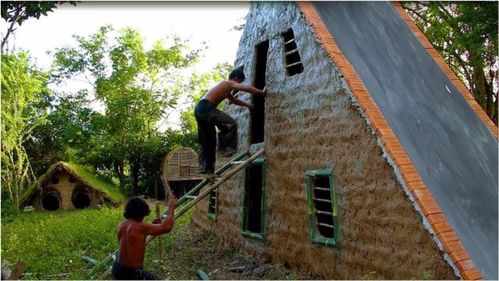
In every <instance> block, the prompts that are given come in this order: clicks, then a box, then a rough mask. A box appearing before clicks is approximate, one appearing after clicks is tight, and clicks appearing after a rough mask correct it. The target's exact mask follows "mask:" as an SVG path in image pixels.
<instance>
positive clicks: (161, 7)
mask: <svg viewBox="0 0 499 281" xmlns="http://www.w3.org/2000/svg"><path fill="white" fill-rule="evenodd" d="M248 10H249V3H248V2H80V3H78V4H77V5H76V6H72V5H69V4H64V5H62V6H59V7H58V8H57V9H54V11H53V12H50V13H48V15H47V16H41V17H40V19H38V20H37V19H29V20H27V21H26V22H24V23H23V24H22V25H21V26H20V27H18V28H17V30H16V31H15V33H14V36H13V37H12V38H11V39H10V40H9V41H10V43H9V49H12V48H15V49H23V50H26V51H29V53H30V55H31V57H32V58H33V59H34V62H35V63H36V65H37V66H38V67H41V68H44V69H48V68H49V67H50V65H51V62H52V57H51V56H50V55H48V54H47V51H54V50H55V49H56V48H61V47H64V46H67V45H74V43H75V40H74V39H73V38H72V35H80V36H86V35H90V34H93V33H95V32H97V30H98V28H99V27H101V26H104V25H107V24H111V25H112V26H113V27H114V28H116V29H122V28H124V27H132V28H134V29H137V30H139V31H140V33H141V34H142V35H143V37H144V39H145V40H144V44H145V47H146V48H148V47H150V46H151V45H152V44H153V43H154V42H155V41H157V40H158V39H162V38H166V37H167V36H169V35H173V34H176V35H178V36H180V37H181V38H182V39H187V40H189V43H188V45H189V46H190V47H192V48H196V47H200V46H201V44H202V42H206V45H207V47H208V50H206V51H205V52H204V56H203V57H202V58H201V60H200V62H199V63H198V65H196V67H195V68H194V70H193V71H196V72H199V73H202V72H204V71H209V70H211V69H213V67H214V66H215V65H217V64H218V63H222V62H228V63H230V64H232V63H234V59H235V56H236V52H237V48H238V45H239V39H240V37H241V34H242V31H237V30H234V29H233V27H234V26H237V25H240V24H242V23H244V17H245V16H246V14H247V12H248ZM6 30H7V26H6V23H5V22H4V21H3V19H2V20H1V29H0V31H1V32H2V35H3V34H5V32H6ZM69 87H74V88H77V87H80V86H78V84H77V83H76V82H75V84H73V85H70V86H69ZM173 123H175V122H173Z"/></svg>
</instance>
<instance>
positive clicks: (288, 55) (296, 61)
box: [282, 28, 303, 76]
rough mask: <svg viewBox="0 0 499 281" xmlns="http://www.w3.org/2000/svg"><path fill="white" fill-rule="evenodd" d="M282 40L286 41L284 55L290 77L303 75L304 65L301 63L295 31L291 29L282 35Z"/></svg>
mask: <svg viewBox="0 0 499 281" xmlns="http://www.w3.org/2000/svg"><path fill="white" fill-rule="evenodd" d="M282 38H283V39H284V55H285V59H286V71H287V72H288V75H289V76H293V75H295V74H298V73H302V72H303V64H302V62H301V58H300V53H299V52H298V46H297V45H296V41H295V34H294V33H293V29H291V28H290V29H288V31H286V32H284V33H282Z"/></svg>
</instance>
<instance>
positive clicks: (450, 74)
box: [392, 2, 499, 139]
mask: <svg viewBox="0 0 499 281" xmlns="http://www.w3.org/2000/svg"><path fill="white" fill-rule="evenodd" d="M392 4H393V6H394V8H395V10H396V11H397V12H398V13H399V15H400V17H401V18H402V19H403V20H404V21H405V23H406V24H407V26H408V27H409V29H410V30H411V31H412V33H413V34H414V36H416V38H417V39H418V40H419V42H421V45H423V48H425V50H426V51H427V52H428V54H429V55H430V56H431V57H432V58H433V60H434V61H435V62H436V63H437V64H438V66H439V67H440V69H441V70H442V72H443V73H445V75H446V76H447V78H449V80H450V81H451V82H452V84H453V85H454V87H456V89H457V90H458V92H459V93H461V95H462V96H463V98H464V99H465V100H466V101H467V102H468V104H469V106H470V107H471V109H473V111H474V112H475V113H476V115H477V116H478V118H480V120H482V122H483V124H484V125H485V126H486V127H487V128H488V129H489V130H490V132H491V133H492V135H493V136H494V137H495V138H496V139H497V138H498V135H499V132H498V128H497V126H496V125H495V124H494V122H493V121H492V119H490V117H489V116H488V115H487V113H485V111H484V110H483V108H482V107H481V106H480V104H478V102H477V101H476V100H475V98H474V97H473V95H472V94H471V93H470V91H469V90H468V88H466V86H465V85H464V83H463V82H462V81H461V80H460V79H459V78H458V77H457V75H456V74H455V73H454V71H452V69H451V68H450V67H449V65H447V63H446V62H445V61H444V59H443V58H442V56H441V55H440V54H439V53H438V51H437V50H435V48H434V47H433V45H432V44H431V42H430V41H429V40H428V38H426V36H425V35H424V33H423V32H422V31H421V30H420V29H419V27H418V26H417V25H416V24H415V23H414V21H413V20H412V18H411V16H409V14H408V13H407V12H406V11H405V10H404V8H403V7H402V4H400V2H392Z"/></svg>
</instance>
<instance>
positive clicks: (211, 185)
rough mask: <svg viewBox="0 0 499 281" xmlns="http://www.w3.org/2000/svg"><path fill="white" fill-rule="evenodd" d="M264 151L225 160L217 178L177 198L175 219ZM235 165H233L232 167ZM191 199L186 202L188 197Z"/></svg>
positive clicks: (113, 256)
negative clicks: (177, 209)
mask: <svg viewBox="0 0 499 281" xmlns="http://www.w3.org/2000/svg"><path fill="white" fill-rule="evenodd" d="M264 152H265V149H263V148H262V149H261V150H259V151H258V152H256V153H255V154H253V155H251V156H250V153H249V151H246V152H244V153H241V154H239V155H237V156H236V157H234V158H233V159H231V160H230V161H229V162H227V163H226V164H225V165H223V166H222V167H220V168H219V169H218V170H217V171H215V175H216V176H217V178H216V179H215V180H214V181H211V180H208V179H203V180H202V181H201V182H200V183H199V184H198V185H196V186H195V187H194V188H193V189H191V190H190V191H189V192H187V193H186V194H185V195H184V196H182V197H180V199H178V200H177V204H178V206H177V208H178V207H180V206H181V204H183V203H186V204H185V205H183V206H182V208H181V209H180V210H179V211H177V212H175V220H177V219H178V218H180V217H181V216H182V215H183V214H185V213H186V212H187V211H188V210H189V209H190V208H192V207H193V206H194V205H196V204H197V203H198V202H199V201H201V200H202V199H203V198H205V197H206V196H208V195H209V194H210V192H212V191H213V190H215V189H217V188H218V187H219V186H220V185H222V184H223V183H224V182H226V181H227V180H228V179H230V178H231V177H232V176H234V175H235V174H237V173H238V172H239V171H241V170H242V169H243V168H245V167H246V166H248V165H250V164H251V163H252V162H253V161H255V160H256V159H257V158H258V157H260V156H261V155H263V153H264ZM245 157H249V158H248V159H246V160H243V159H244V158H245ZM233 166H235V167H233ZM165 174H166V173H163V175H162V176H161V180H162V182H163V186H164V188H165V193H166V194H171V191H170V188H169V185H168V181H167V180H166V178H165ZM205 186H208V187H207V188H206V189H205V190H204V191H202V192H201V193H200V194H198V195H197V196H194V194H195V193H197V192H198V191H200V190H201V189H202V188H203V187H205ZM191 198H192V200H191V201H189V202H187V201H188V200H189V199H191ZM167 212H168V210H165V211H164V212H163V213H162V214H161V217H165V216H166V214H167ZM154 238H156V236H152V235H150V236H148V237H147V238H146V245H147V244H148V243H149V242H151V241H152V240H153V239H154ZM117 254H118V250H115V251H114V252H113V253H111V254H110V255H108V256H107V257H106V258H105V259H104V260H102V261H101V262H99V263H97V264H96V265H95V266H94V268H93V269H92V271H91V275H92V279H93V278H94V277H95V274H97V273H98V272H99V271H100V270H101V269H102V268H103V267H105V266H106V265H107V264H109V263H110V262H111V261H114V260H115V259H116V255H117Z"/></svg>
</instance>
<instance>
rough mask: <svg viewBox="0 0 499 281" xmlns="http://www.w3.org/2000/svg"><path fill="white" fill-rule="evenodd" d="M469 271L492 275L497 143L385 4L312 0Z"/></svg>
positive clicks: (495, 240)
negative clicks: (424, 188) (457, 240)
mask: <svg viewBox="0 0 499 281" xmlns="http://www.w3.org/2000/svg"><path fill="white" fill-rule="evenodd" d="M313 5H314V6H315V8H316V10H317V11H318V13H319V15H320V17H321V19H322V20H323V22H324V23H325V24H326V26H327V28H328V30H329V32H330V33H331V34H332V36H333V37H334V38H335V40H336V42H337V44H338V46H339V48H340V49H341V51H342V52H343V54H344V55H345V56H346V58H347V59H348V60H349V62H350V63H351V64H352V65H353V67H354V68H355V70H356V71H357V73H358V75H359V77H360V79H361V80H362V81H363V83H364V85H365V86H366V88H367V90H368V91H369V93H370V95H371V97H372V98H373V99H374V101H375V102H376V104H377V105H378V107H379V108H380V110H381V112H382V113H383V115H384V116H385V119H386V120H387V122H388V123H389V125H390V127H391V128H392V130H393V132H394V133H395V135H396V136H397V138H398V139H399V141H400V143H401V144H402V146H403V147H404V149H405V150H406V152H407V154H408V155H409V157H410V158H411V160H412V161H413V163H414V165H415V166H416V169H417V170H418V172H419V173H420V175H421V177H422V178H423V180H424V182H425V183H426V185H427V186H428V188H429V190H430V192H431V194H432V195H433V197H434V198H435V200H436V201H437V202H438V204H439V205H440V208H441V209H442V210H443V212H444V214H445V216H446V217H447V219H448V221H449V223H450V224H451V226H452V227H453V228H454V231H455V232H456V233H457V235H458V237H459V238H460V240H461V242H462V243H463V245H464V247H465V248H466V250H467V251H468V253H469V254H470V256H471V258H472V260H473V262H474V263H475V265H476V266H477V268H478V269H479V270H480V271H481V272H482V274H483V275H484V277H485V278H486V279H498V274H497V272H498V271H497V270H498V267H497V263H498V258H497V255H498V236H497V233H498V228H497V219H498V206H497V204H498V193H497V190H498V143H497V140H496V138H495V137H494V136H493V135H492V134H491V132H490V131H489V129H488V128H487V127H486V126H485V125H484V124H483V122H482V121H481V120H480V119H479V118H478V116H477V115H476V113H475V112H474V111H473V110H472V109H471V107H470V106H469V105H468V103H467V102H466V101H465V100H464V98H463V96H462V95H461V94H460V93H459V92H458V90H457V89H456V88H455V87H454V86H453V84H452V82H451V81H450V80H449V78H448V77H447V76H446V75H445V74H444V73H443V72H442V71H441V69H440V68H439V66H438V65H437V64H436V62H435V61H434V60H433V59H432V58H431V56H430V55H429V54H428V53H427V51H426V50H425V49H424V48H423V46H422V45H421V43H420V42H419V41H418V39H417V38H416V37H415V36H414V34H413V33H412V31H411V30H410V29H409V27H408V26H407V25H406V24H405V22H404V21H403V20H402V19H401V18H400V16H399V14H398V13H397V12H396V10H395V8H394V7H393V5H392V4H390V3H389V2H314V4H313Z"/></svg>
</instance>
